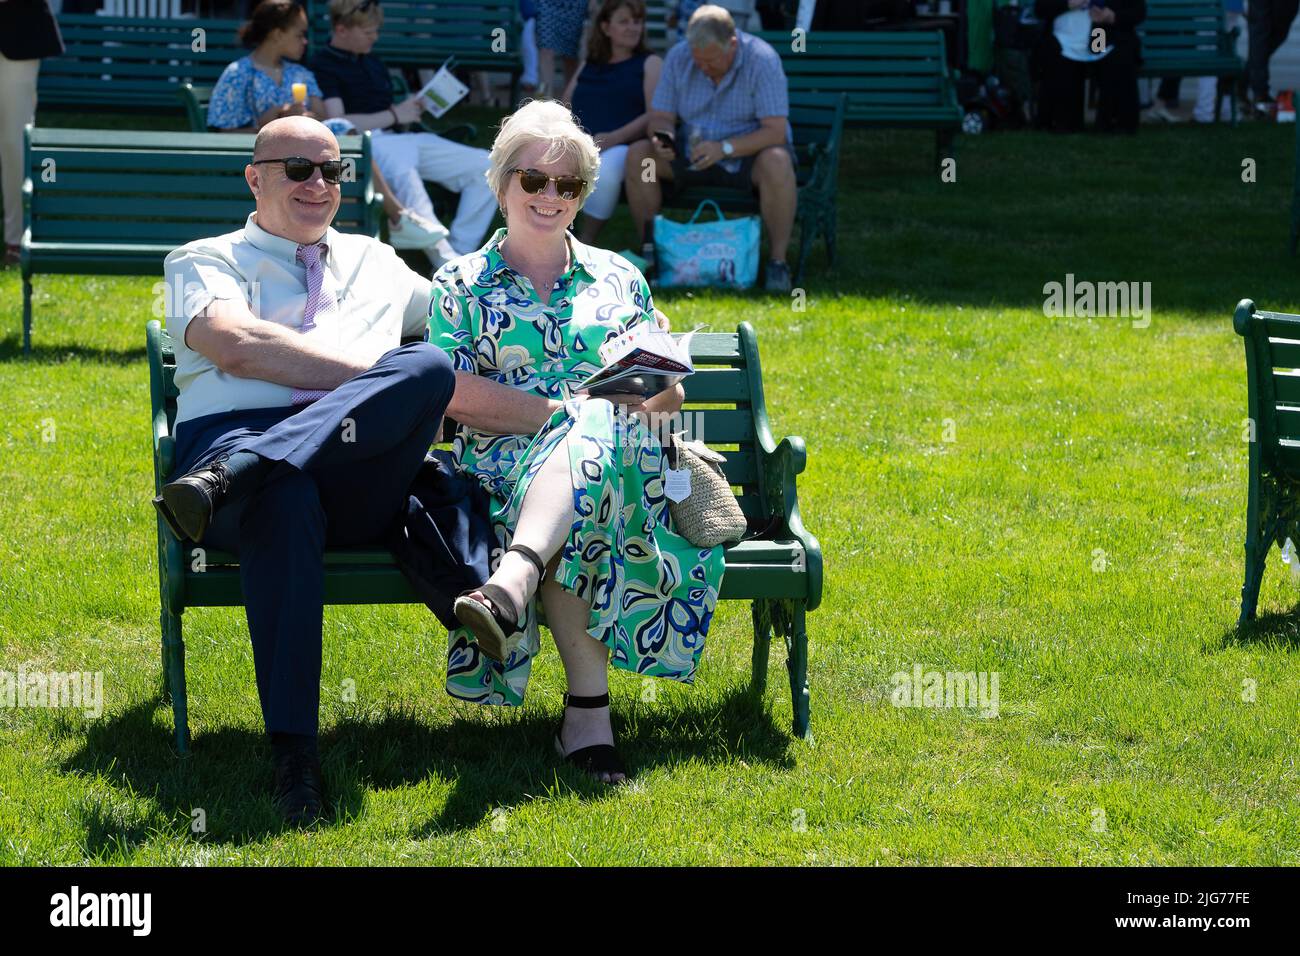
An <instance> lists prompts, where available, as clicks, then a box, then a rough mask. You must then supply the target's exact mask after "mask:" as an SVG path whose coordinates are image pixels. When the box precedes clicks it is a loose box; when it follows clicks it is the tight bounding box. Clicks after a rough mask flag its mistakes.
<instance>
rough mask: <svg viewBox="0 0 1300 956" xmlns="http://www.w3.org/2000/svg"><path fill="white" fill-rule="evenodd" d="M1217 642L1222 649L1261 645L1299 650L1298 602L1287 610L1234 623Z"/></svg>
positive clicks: (1299, 619)
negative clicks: (1243, 622)
mask: <svg viewBox="0 0 1300 956" xmlns="http://www.w3.org/2000/svg"><path fill="white" fill-rule="evenodd" d="M1219 643H1220V647H1221V648H1223V649H1226V648H1229V647H1252V646H1258V645H1262V646H1264V647H1273V648H1281V649H1283V650H1287V651H1296V650H1300V603H1297V604H1296V605H1295V606H1294V607H1292V608H1291V610H1289V611H1281V612H1278V613H1274V614H1263V615H1261V616H1259V617H1257V618H1256V619H1255V620H1253V621H1247V622H1246V623H1245V624H1234V625H1233V626H1232V627H1230V628H1228V629H1227V630H1226V631H1224V632H1223V637H1222V638H1221V639H1220V642H1219Z"/></svg>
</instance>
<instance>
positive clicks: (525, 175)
mask: <svg viewBox="0 0 1300 956" xmlns="http://www.w3.org/2000/svg"><path fill="white" fill-rule="evenodd" d="M510 171H511V172H512V173H518V174H519V185H520V186H523V187H524V192H526V193H533V194H535V193H540V192H543V191H544V190H545V189H546V184H547V183H555V191H556V192H557V193H559V196H560V198H561V199H577V198H578V197H579V196H581V195H582V190H583V189H585V188H586V186H587V181H586V180H585V179H582V178H581V177H579V176H548V175H546V174H545V173H539V172H538V171H537V170H535V169H512V170H510Z"/></svg>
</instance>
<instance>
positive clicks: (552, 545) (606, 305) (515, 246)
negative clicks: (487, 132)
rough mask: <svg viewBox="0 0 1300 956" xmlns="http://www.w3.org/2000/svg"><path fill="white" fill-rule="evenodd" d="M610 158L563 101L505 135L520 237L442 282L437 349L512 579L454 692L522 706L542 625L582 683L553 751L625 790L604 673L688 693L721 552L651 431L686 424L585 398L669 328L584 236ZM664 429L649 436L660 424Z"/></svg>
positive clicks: (489, 595) (507, 212) (482, 591)
mask: <svg viewBox="0 0 1300 956" xmlns="http://www.w3.org/2000/svg"><path fill="white" fill-rule="evenodd" d="M599 164H600V153H599V151H598V150H597V148H596V144H595V142H594V141H593V140H592V138H591V136H590V135H588V134H587V133H585V132H583V131H582V130H581V129H580V128H579V127H578V125H577V123H575V122H574V120H573V117H572V115H571V114H570V112H569V110H568V109H567V108H566V107H565V106H564V105H563V104H561V103H558V102H555V101H547V102H536V101H535V102H530V103H527V104H525V105H524V106H522V107H521V108H520V109H519V110H518V111H517V112H515V113H514V114H513V115H511V116H509V117H507V118H506V119H505V121H504V122H503V123H502V125H501V130H500V132H499V133H498V134H497V138H496V141H495V143H494V144H493V146H492V153H491V166H490V168H489V170H488V182H489V184H490V185H491V187H492V190H493V192H494V193H495V195H496V196H497V201H498V202H499V203H500V204H501V210H502V213H503V215H504V216H505V221H506V225H505V228H504V229H500V230H498V231H497V232H496V233H495V234H494V235H493V236H492V238H491V239H489V240H488V242H487V244H486V245H484V246H483V248H482V249H480V250H478V251H477V252H475V253H472V254H471V255H468V256H463V257H461V258H459V259H456V260H454V261H452V262H450V263H448V264H447V265H445V266H443V268H442V269H440V270H438V272H437V273H435V274H434V277H433V297H432V303H431V305H430V307H429V316H430V318H429V340H430V341H431V342H432V343H434V344H435V345H437V346H440V347H441V348H443V349H444V350H446V352H447V354H448V355H449V356H450V357H451V364H452V367H453V368H454V369H455V370H456V397H457V402H458V403H460V402H462V401H463V403H464V406H465V408H466V411H465V412H464V413H463V414H460V415H456V416H454V417H455V419H456V421H457V422H459V424H460V427H459V430H458V431H457V433H456V439H455V445H454V451H455V454H456V456H457V458H458V459H459V461H460V463H461V466H462V467H463V468H464V469H465V471H466V472H468V473H469V474H471V475H473V476H474V477H475V478H477V479H478V481H479V482H480V483H481V484H482V485H483V487H484V488H485V489H486V490H487V491H488V493H489V494H490V495H491V496H492V508H491V517H492V523H493V529H494V531H495V532H496V535H497V540H498V542H499V544H500V546H501V549H502V550H501V557H500V562H499V564H498V565H497V567H496V569H495V571H494V572H493V574H492V576H491V578H490V579H489V580H488V581H487V583H486V584H485V585H484V586H483V587H482V588H479V589H477V590H475V591H472V592H470V593H467V594H464V595H462V596H461V598H460V599H458V600H457V602H456V604H455V612H456V614H457V616H458V618H459V619H460V620H461V622H462V623H463V624H464V627H462V628H460V629H458V630H456V631H454V632H452V633H451V634H450V635H449V643H450V646H449V649H448V653H449V658H448V665H447V690H448V692H449V693H450V694H451V695H452V696H454V697H457V698H460V699H463V700H469V701H474V702H476V703H480V704H503V705H508V706H519V705H520V704H522V703H523V700H524V692H525V689H526V687H527V684H528V676H529V672H530V669H531V666H532V661H533V658H534V657H535V656H536V655H537V653H538V651H539V650H540V632H539V630H538V627H539V624H541V623H543V622H544V623H545V624H546V626H547V627H548V628H549V630H550V633H551V637H552V639H553V640H554V642H555V646H556V648H557V649H558V650H559V654H560V660H561V661H562V663H563V665H564V673H565V678H566V680H567V683H568V694H567V695H566V700H565V703H566V706H565V712H564V717H563V719H562V721H561V723H560V725H559V727H558V729H557V731H556V734H555V741H554V746H555V749H556V751H557V752H558V753H559V754H560V755H561V756H562V757H563V758H564V759H565V760H567V761H568V762H570V763H572V764H575V765H576V766H578V767H580V768H581V769H583V770H585V771H586V772H588V773H589V774H591V775H593V776H595V777H596V778H598V779H600V780H602V781H604V782H607V783H617V782H619V781H620V780H622V779H624V778H625V777H626V775H627V769H626V768H625V767H624V764H623V761H622V759H621V758H620V756H619V754H618V752H617V750H616V749H615V747H614V734H613V729H612V727H611V724H610V716H609V676H608V668H609V665H610V664H611V663H612V664H613V665H614V666H615V667H617V668H619V669H621V670H625V671H628V672H630V673H633V674H638V675H640V676H643V677H663V678H668V679H670V680H675V681H680V682H683V683H691V682H692V681H693V680H694V678H695V673H696V668H697V667H698V665H699V661H700V657H701V654H702V653H703V650H704V644H705V638H706V637H707V635H708V631H709V623H710V621H711V620H712V617H713V610H714V607H715V605H716V603H717V599H718V591H719V588H720V587H721V583H722V574H723V570H724V563H723V555H722V549H721V548H699V547H696V546H695V545H692V544H691V543H690V542H689V541H687V540H686V539H685V538H683V537H681V536H680V535H679V534H677V532H676V531H675V530H674V528H673V525H672V522H671V520H670V518H669V514H668V499H667V497H666V496H665V487H664V482H665V477H666V475H665V464H664V455H663V450H662V448H661V447H660V445H659V442H658V441H657V440H656V439H655V438H654V433H653V432H652V430H651V428H653V427H655V426H656V417H657V416H661V415H671V414H672V413H675V412H677V411H678V410H679V409H680V408H681V404H682V400H683V397H684V391H683V389H682V387H681V386H680V385H675V386H673V387H672V388H669V389H666V390H664V391H662V392H660V393H659V394H657V395H653V396H650V397H645V396H639V395H612V396H603V397H584V396H582V395H578V394H575V391H574V390H575V387H576V386H578V385H580V384H581V383H582V382H583V381H585V380H586V379H587V378H589V377H590V376H591V375H592V374H593V373H595V372H597V371H599V370H600V368H601V367H602V364H603V363H602V362H601V359H600V356H599V350H600V347H601V345H602V344H604V343H605V342H606V341H608V340H610V339H612V338H616V337H617V336H619V335H621V334H623V333H624V332H626V331H628V330H629V329H631V328H634V327H637V326H638V325H639V324H641V323H645V322H655V321H657V313H656V312H655V308H654V301H653V299H652V297H651V295H650V287H649V285H647V284H646V280H645V277H644V276H642V275H641V273H640V272H639V271H637V269H636V267H635V266H633V265H632V264H631V263H630V262H628V261H627V260H626V259H625V258H623V257H622V256H619V255H616V254H615V253H612V252H607V251H605V250H602V249H597V248H595V247H593V246H588V245H585V244H584V243H582V242H579V241H578V240H577V239H575V238H574V237H573V235H572V234H571V233H570V232H569V227H570V226H571V225H572V223H573V221H574V218H575V217H576V216H577V215H578V211H579V209H580V208H581V207H582V204H583V202H584V201H585V200H586V199H587V198H588V197H589V196H590V194H591V190H592V187H593V186H594V185H595V180H596V176H597V174H598V169H599ZM647 426H651V427H647Z"/></svg>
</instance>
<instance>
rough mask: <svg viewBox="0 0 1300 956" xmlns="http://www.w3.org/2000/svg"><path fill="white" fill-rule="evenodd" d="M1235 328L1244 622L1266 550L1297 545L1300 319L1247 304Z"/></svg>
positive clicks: (1254, 599) (1236, 317) (1239, 309)
mask: <svg viewBox="0 0 1300 956" xmlns="http://www.w3.org/2000/svg"><path fill="white" fill-rule="evenodd" d="M1232 327H1233V328H1234V329H1235V330H1236V332H1237V334H1238V335H1240V336H1241V337H1242V338H1243V339H1244V340H1245V347H1246V385H1247V393H1246V395H1247V397H1246V402H1247V409H1248V411H1247V414H1248V415H1249V418H1248V420H1247V422H1246V433H1245V436H1244V437H1245V438H1246V439H1247V440H1249V442H1250V452H1249V455H1250V465H1249V471H1248V491H1247V498H1246V579H1245V584H1244V585H1243V586H1242V588H1241V616H1240V618H1239V621H1238V623H1239V624H1245V623H1246V622H1248V621H1251V620H1253V619H1254V617H1255V609H1256V605H1257V604H1258V602H1259V586H1260V582H1261V581H1262V580H1263V577H1264V564H1265V560H1266V559H1267V557H1268V552H1269V549H1270V548H1271V547H1272V546H1273V543H1274V542H1277V544H1278V546H1279V547H1280V546H1281V545H1282V544H1283V542H1284V541H1285V540H1286V539H1287V538H1288V537H1289V538H1291V540H1292V541H1294V542H1295V544H1296V545H1297V546H1300V315H1287V314H1285V313H1282V312H1260V311H1258V310H1257V309H1256V308H1255V303H1254V302H1252V301H1251V300H1250V299H1242V300H1241V302H1239V303H1238V304H1237V310H1236V312H1235V313H1233V316H1232Z"/></svg>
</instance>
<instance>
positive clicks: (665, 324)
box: [655, 309, 673, 332]
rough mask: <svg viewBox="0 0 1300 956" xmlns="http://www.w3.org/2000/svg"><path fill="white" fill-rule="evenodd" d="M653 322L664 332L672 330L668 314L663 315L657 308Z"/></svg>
mask: <svg viewBox="0 0 1300 956" xmlns="http://www.w3.org/2000/svg"><path fill="white" fill-rule="evenodd" d="M655 324H657V325H658V326H659V328H660V329H662V330H663V331H664V332H671V331H672V330H673V324H672V323H671V322H669V321H668V316H666V315H664V314H663V313H662V312H660V311H659V310H658V309H655Z"/></svg>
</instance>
